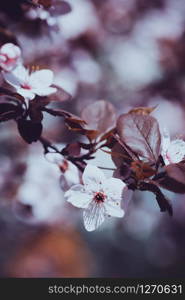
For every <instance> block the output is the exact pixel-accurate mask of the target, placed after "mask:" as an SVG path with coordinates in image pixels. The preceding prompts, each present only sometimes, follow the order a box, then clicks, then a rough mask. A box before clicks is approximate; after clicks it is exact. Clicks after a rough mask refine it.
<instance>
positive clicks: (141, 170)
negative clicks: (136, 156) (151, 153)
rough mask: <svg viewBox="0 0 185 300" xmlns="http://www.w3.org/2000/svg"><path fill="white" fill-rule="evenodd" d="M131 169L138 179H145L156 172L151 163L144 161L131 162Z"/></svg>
mask: <svg viewBox="0 0 185 300" xmlns="http://www.w3.org/2000/svg"><path fill="white" fill-rule="evenodd" d="M131 170H132V171H133V172H134V174H135V177H136V179H137V180H144V179H146V178H149V177H151V176H153V175H154V174H155V170H154V169H152V167H151V166H150V165H148V164H147V163H145V162H142V161H134V162H132V163H131Z"/></svg>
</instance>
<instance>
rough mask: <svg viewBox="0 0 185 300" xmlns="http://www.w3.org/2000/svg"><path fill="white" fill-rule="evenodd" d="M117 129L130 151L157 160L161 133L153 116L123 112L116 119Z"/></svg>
mask: <svg viewBox="0 0 185 300" xmlns="http://www.w3.org/2000/svg"><path fill="white" fill-rule="evenodd" d="M117 130H118V134H119V136H120V138H121V140H122V141H123V142H124V143H125V144H126V145H127V146H129V147H130V148H131V149H132V151H134V152H135V153H137V154H138V155H140V156H142V157H144V158H147V159H148V160H150V161H157V160H158V157H159V154H160V146H161V134H160V131H159V125H158V122H157V120H156V119H155V118H153V117H151V116H149V115H140V114H136V113H131V114H123V115H121V116H120V117H119V119H118V122H117Z"/></svg>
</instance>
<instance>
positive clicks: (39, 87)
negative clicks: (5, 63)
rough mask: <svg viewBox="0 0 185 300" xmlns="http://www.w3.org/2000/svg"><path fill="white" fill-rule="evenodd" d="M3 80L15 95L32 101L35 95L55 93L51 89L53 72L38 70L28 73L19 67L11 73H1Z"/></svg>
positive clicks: (22, 67) (54, 89)
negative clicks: (14, 91)
mask: <svg viewBox="0 0 185 300" xmlns="http://www.w3.org/2000/svg"><path fill="white" fill-rule="evenodd" d="M3 76H4V79H5V80H6V81H7V82H8V83H9V84H10V85H12V86H13V87H14V88H15V89H16V91H17V93H19V94H20V95H22V96H23V97H25V98H27V99H29V100H32V99H34V98H35V95H38V96H48V95H50V94H53V93H55V92H56V91H57V89H56V88H53V87H51V85H52V83H53V72H52V71H51V70H48V69H45V70H39V71H35V72H32V73H31V74H30V73H29V70H28V69H26V68H25V67H24V66H22V65H19V66H17V68H16V69H14V70H13V71H12V72H11V73H7V72H3Z"/></svg>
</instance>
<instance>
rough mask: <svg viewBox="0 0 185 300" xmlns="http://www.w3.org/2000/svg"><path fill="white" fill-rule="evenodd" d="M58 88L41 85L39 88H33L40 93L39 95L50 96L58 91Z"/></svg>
mask: <svg viewBox="0 0 185 300" xmlns="http://www.w3.org/2000/svg"><path fill="white" fill-rule="evenodd" d="M56 91H57V89H56V88H52V87H43V86H42V87H41V88H38V89H34V88H33V92H34V93H35V94H36V95H38V96H48V95H51V94H54V93H56Z"/></svg>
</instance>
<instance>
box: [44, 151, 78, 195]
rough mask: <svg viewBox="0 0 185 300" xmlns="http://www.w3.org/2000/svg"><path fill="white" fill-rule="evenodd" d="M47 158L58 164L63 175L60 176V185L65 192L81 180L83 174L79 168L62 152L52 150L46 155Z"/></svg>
mask: <svg viewBox="0 0 185 300" xmlns="http://www.w3.org/2000/svg"><path fill="white" fill-rule="evenodd" d="M45 157H46V160H47V161H49V162H50V163H53V164H56V165H58V167H59V168H60V170H61V172H62V175H61V176H60V186H61V188H62V190H63V191H64V192H66V191H67V190H69V189H70V188H71V187H72V186H73V185H75V184H79V183H80V182H81V174H80V171H79V170H78V168H77V167H76V166H75V165H74V164H72V163H71V162H70V161H68V160H66V159H65V158H64V157H63V156H62V155H61V154H59V153H56V152H50V153H47V154H46V155H45Z"/></svg>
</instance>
